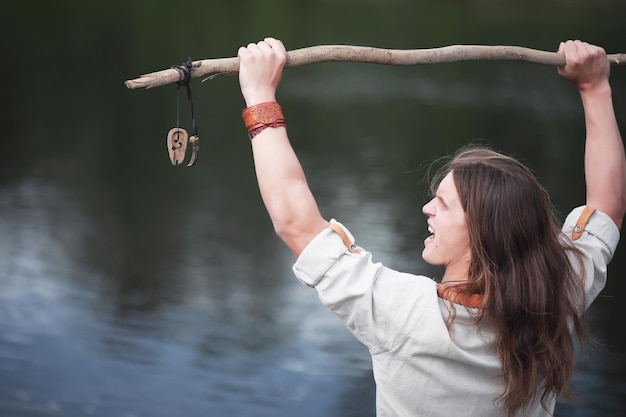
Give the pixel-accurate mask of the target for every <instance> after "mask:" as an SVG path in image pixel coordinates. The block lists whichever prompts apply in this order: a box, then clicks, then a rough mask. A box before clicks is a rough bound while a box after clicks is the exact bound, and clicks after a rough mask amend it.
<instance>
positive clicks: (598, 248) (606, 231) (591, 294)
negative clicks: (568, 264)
mask: <svg viewBox="0 0 626 417" xmlns="http://www.w3.org/2000/svg"><path fill="white" fill-rule="evenodd" d="M584 208H585V207H584V206H581V207H577V208H575V209H574V210H572V211H571V212H570V213H569V215H568V216H567V218H566V219H565V223H564V224H563V228H562V230H563V233H564V234H565V235H566V236H567V237H568V238H569V239H571V237H572V231H573V230H574V227H575V226H576V222H577V221H578V218H579V217H580V215H581V213H582V212H583V210H584ZM619 238H620V232H619V229H618V228H617V226H616V225H615V223H614V222H613V221H612V220H611V218H610V217H609V216H608V215H606V214H604V213H602V212H600V211H597V210H596V211H595V212H594V213H593V214H592V215H591V217H590V218H589V221H588V222H587V225H586V227H585V230H584V232H583V234H582V236H581V237H580V238H579V239H577V240H573V241H572V242H573V244H574V246H576V247H577V248H578V249H579V250H580V251H581V253H582V271H581V272H582V273H583V274H584V275H583V276H584V279H585V302H586V305H585V308H589V305H590V304H591V303H592V302H593V300H595V299H596V297H597V296H598V294H600V292H601V291H602V290H603V289H604V286H605V285H606V279H607V266H608V264H609V263H610V262H611V260H612V259H613V255H614V254H615V249H616V248H617V244H618V242H619ZM572 262H573V265H574V266H575V267H576V268H578V263H577V262H576V261H575V258H572Z"/></svg>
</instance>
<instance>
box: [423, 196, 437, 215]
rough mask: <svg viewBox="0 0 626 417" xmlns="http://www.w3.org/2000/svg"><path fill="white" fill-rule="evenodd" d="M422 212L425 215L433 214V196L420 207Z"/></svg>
mask: <svg viewBox="0 0 626 417" xmlns="http://www.w3.org/2000/svg"><path fill="white" fill-rule="evenodd" d="M422 213H424V214H425V215H427V216H434V215H435V199H434V198H433V199H432V200H430V201H429V202H428V203H426V204H424V207H422Z"/></svg>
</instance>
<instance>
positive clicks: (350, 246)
mask: <svg viewBox="0 0 626 417" xmlns="http://www.w3.org/2000/svg"><path fill="white" fill-rule="evenodd" d="M328 228H329V229H331V230H332V231H334V232H335V233H337V234H338V235H339V237H340V238H341V240H343V244H344V245H346V248H348V251H350V252H351V253H360V252H359V250H358V249H357V248H356V245H355V244H354V243H352V241H351V240H350V238H349V237H348V235H347V234H346V231H345V230H343V228H342V227H341V226H339V225H338V224H337V223H330V224H329V225H328Z"/></svg>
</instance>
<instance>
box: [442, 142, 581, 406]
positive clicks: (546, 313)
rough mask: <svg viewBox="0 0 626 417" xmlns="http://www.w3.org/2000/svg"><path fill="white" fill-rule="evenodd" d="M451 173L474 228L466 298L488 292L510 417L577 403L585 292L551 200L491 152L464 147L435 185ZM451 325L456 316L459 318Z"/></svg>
mask: <svg viewBox="0 0 626 417" xmlns="http://www.w3.org/2000/svg"><path fill="white" fill-rule="evenodd" d="M448 172H452V175H453V178H454V182H455V185H456V188H457V191H458V193H459V196H460V199H461V203H462V205H463V209H464V211H465V218H466V220H467V225H468V230H469V236H470V250H471V261H470V267H469V277H468V281H467V283H466V284H464V285H462V286H461V287H460V288H459V290H460V291H461V292H462V293H464V294H466V295H471V294H476V293H478V294H482V295H483V308H482V309H481V310H480V312H479V313H478V315H477V322H479V321H481V320H484V321H485V322H486V323H487V325H488V326H489V328H490V329H492V330H493V331H494V333H495V335H496V351H497V354H498V357H499V359H500V362H501V365H502V373H503V377H504V383H505V389H504V392H503V394H502V395H501V396H500V397H498V400H500V401H501V402H502V404H503V405H504V408H505V409H506V410H507V413H508V415H509V416H512V415H514V414H515V413H517V412H518V411H520V410H521V411H525V409H526V407H527V406H529V405H530V404H531V403H532V401H533V400H534V398H535V396H536V395H537V394H540V398H541V404H542V406H543V407H544V408H545V409H546V410H547V403H548V401H549V400H550V399H551V398H552V396H554V395H561V396H564V397H571V392H570V390H569V381H570V379H571V376H572V373H573V370H574V353H575V343H574V342H575V337H574V336H573V334H572V331H573V332H574V333H575V334H576V335H577V336H578V341H579V343H581V344H582V337H583V331H584V305H585V304H584V291H583V290H584V284H583V280H582V278H581V277H579V276H578V275H577V274H576V270H577V268H575V266H574V265H572V260H573V259H578V260H579V259H580V256H579V254H578V251H577V250H576V249H575V248H574V247H573V246H572V245H571V242H569V241H568V240H567V239H565V238H564V237H563V235H562V234H561V231H560V228H559V227H558V226H557V224H556V221H555V218H554V214H553V212H552V207H551V204H550V201H549V199H548V196H547V194H546V192H545V190H544V189H543V187H542V186H541V185H540V184H539V182H538V181H537V179H536V178H535V176H534V175H533V174H532V172H531V171H530V170H529V169H528V168H527V167H526V166H524V165H523V164H522V163H520V162H519V161H517V160H516V159H514V158H511V157H509V156H506V155H503V154H500V153H497V152H494V151H492V150H490V149H487V148H485V147H478V146H469V147H466V148H462V149H461V150H460V151H459V152H457V154H456V155H454V157H453V158H452V159H451V160H450V161H449V162H448V164H447V165H446V166H445V167H444V168H443V169H442V170H441V171H440V173H439V176H438V177H437V178H436V179H435V182H434V183H433V186H434V187H436V185H437V184H438V182H439V180H438V179H441V178H443V177H444V176H445V175H446V174H447V173H448ZM452 317H454V315H453V316H452Z"/></svg>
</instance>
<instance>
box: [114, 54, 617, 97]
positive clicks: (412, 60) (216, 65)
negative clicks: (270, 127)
mask: <svg viewBox="0 0 626 417" xmlns="http://www.w3.org/2000/svg"><path fill="white" fill-rule="evenodd" d="M608 58H609V60H610V62H611V65H613V66H618V65H619V66H622V65H626V54H612V55H608ZM458 61H526V62H533V63H537V64H543V65H552V66H563V65H565V60H564V59H563V56H562V55H560V54H557V53H556V52H546V51H539V50H536V49H529V48H524V47H520V46H485V45H452V46H445V47H442V48H433V49H413V50H398V49H381V48H372V47H367V46H352V45H318V46H310V47H308V48H301V49H294V50H293V51H289V52H287V63H286V65H285V68H296V67H301V66H303V65H309V64H316V63H322V62H362V63H370V64H382V65H421V64H441V63H447V62H458ZM238 71H239V58H237V57H233V58H217V59H203V60H200V61H194V62H193V63H192V69H191V77H193V78H196V77H208V78H213V77H215V76H217V75H220V74H235V73H237V72H238ZM180 74H181V73H180V71H179V70H177V69H175V68H170V69H166V70H162V71H157V72H153V73H150V74H144V75H142V76H141V77H139V78H136V79H134V80H128V81H126V82H125V85H126V87H128V88H131V89H135V88H152V87H158V86H160V85H165V84H170V83H175V82H177V81H179V80H180Z"/></svg>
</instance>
